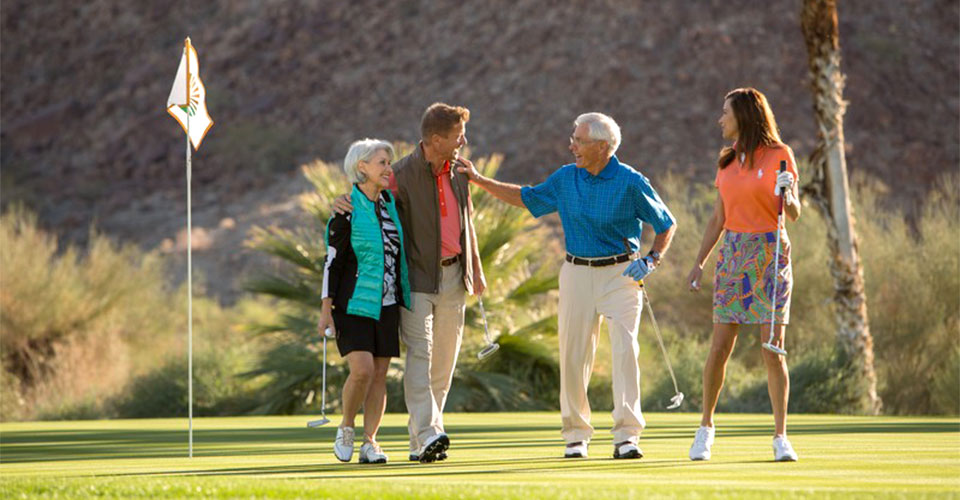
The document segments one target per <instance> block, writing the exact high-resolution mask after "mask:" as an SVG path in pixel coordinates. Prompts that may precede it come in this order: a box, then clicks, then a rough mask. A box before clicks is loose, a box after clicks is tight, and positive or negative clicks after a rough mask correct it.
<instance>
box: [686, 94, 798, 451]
mask: <svg viewBox="0 0 960 500" xmlns="http://www.w3.org/2000/svg"><path fill="white" fill-rule="evenodd" d="M719 124H720V128H721V129H722V132H723V138H724V139H726V140H729V141H731V142H732V144H731V145H730V146H725V147H724V148H723V149H722V150H721V151H720V155H719V160H718V162H717V167H718V168H717V177H716V181H715V185H716V187H717V190H718V196H717V202H716V204H715V205H714V211H713V217H712V218H711V219H710V220H709V221H708V223H707V227H706V229H705V231H704V234H703V241H702V243H701V245H700V251H699V253H698V254H697V260H696V262H695V263H694V265H693V269H692V270H691V271H690V274H689V276H688V278H687V282H688V283H689V284H690V290H691V291H698V290H699V289H700V278H701V274H702V272H703V266H704V263H706V261H707V258H709V256H710V254H711V253H712V252H713V249H714V247H716V245H717V243H718V242H720V241H721V240H722V243H721V245H720V252H719V255H718V257H717V266H716V273H715V276H714V294H713V342H712V345H711V346H710V353H709V355H708V356H707V360H706V364H705V366H704V368H703V416H702V418H701V421H700V428H699V429H698V430H697V434H696V437H695V438H694V442H693V446H691V447H690V459H691V460H709V459H710V454H711V452H710V448H711V446H712V445H713V441H714V435H715V432H716V431H715V429H714V425H713V415H714V410H715V409H716V406H717V399H718V397H719V395H720V389H721V388H722V387H723V380H724V376H725V374H726V367H727V360H728V359H729V358H730V354H731V353H732V352H733V347H734V344H735V343H736V340H737V334H738V332H739V331H740V327H741V326H742V325H761V326H762V327H761V328H760V329H759V333H760V335H761V338H762V342H767V341H768V340H769V338H768V337H767V335H768V332H770V331H771V330H770V322H771V317H773V316H775V321H774V324H775V330H774V332H775V333H774V338H773V341H772V342H771V343H772V344H773V345H774V346H777V347H779V348H781V349H782V348H783V346H784V334H785V332H786V328H785V327H786V325H787V323H789V322H790V292H791V290H792V288H793V274H792V270H791V265H790V254H791V248H790V239H789V238H788V237H787V232H786V229H785V228H781V227H779V218H778V211H779V208H780V203H781V201H780V200H781V193H783V211H784V213H785V214H786V216H787V218H788V219H789V220H791V221H796V220H797V218H798V217H800V203H799V202H798V199H799V197H798V192H797V169H796V162H795V161H794V157H793V151H791V150H790V147H788V146H787V145H786V144H784V143H783V142H782V141H781V140H780V134H779V131H778V130H777V123H776V120H775V119H774V116H773V111H771V110H770V105H769V104H768V103H767V99H766V97H765V96H764V95H763V94H762V93H760V92H759V91H757V90H756V89H753V88H742V89H736V90H733V91H731V92H729V93H728V94H727V95H726V98H725V99H724V101H723V115H722V116H721V117H720V120H719ZM781 162H785V163H786V170H785V171H784V172H780V171H779V166H780V165H781ZM778 231H779V232H780V235H779V236H780V237H779V238H778V237H777V236H778V235H777V232H778ZM778 241H779V243H780V248H779V250H778V249H777V242H778ZM774 309H775V311H774ZM761 353H762V355H763V363H764V365H765V366H766V370H767V384H768V391H769V394H770V402H771V405H772V407H773V417H774V427H775V430H774V439H773V449H774V459H775V460H777V461H795V460H797V454H796V452H795V451H794V450H793V446H792V445H791V444H790V441H789V440H788V439H787V401H788V399H789V395H790V378H789V374H788V372H787V363H786V358H785V357H783V356H781V355H779V354H776V353H774V352H771V351H769V350H766V349H761Z"/></svg>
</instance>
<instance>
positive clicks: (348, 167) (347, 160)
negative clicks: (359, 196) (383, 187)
mask: <svg viewBox="0 0 960 500" xmlns="http://www.w3.org/2000/svg"><path fill="white" fill-rule="evenodd" d="M380 150H383V151H386V152H387V154H388V155H390V156H393V145H392V144H390V143H389V142H387V141H383V140H380V139H360V140H359V141H355V142H354V143H353V144H351V145H350V149H349V150H347V156H346V157H344V158H343V171H344V172H346V174H347V179H349V180H350V183H351V184H362V183H364V182H366V180H367V179H366V176H364V175H363V174H362V173H360V171H359V170H357V164H358V163H360V162H361V161H370V158H372V157H373V155H374V154H376V153H377V151H380Z"/></svg>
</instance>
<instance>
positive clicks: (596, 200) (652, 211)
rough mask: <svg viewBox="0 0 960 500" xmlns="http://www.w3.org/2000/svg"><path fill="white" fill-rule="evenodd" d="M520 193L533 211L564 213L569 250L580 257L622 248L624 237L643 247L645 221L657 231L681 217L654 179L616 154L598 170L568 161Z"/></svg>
mask: <svg viewBox="0 0 960 500" xmlns="http://www.w3.org/2000/svg"><path fill="white" fill-rule="evenodd" d="M520 196H521V198H522V199H523V204H524V205H526V207H527V210H529V211H530V213H531V214H533V216H534V217H541V216H543V215H546V214H549V213H553V212H559V213H560V222H561V223H562V224H563V233H564V239H565V243H566V247H567V252H569V253H571V254H573V255H575V256H577V257H585V258H593V257H606V256H609V255H619V254H622V253H624V252H625V251H626V250H625V249H624V247H623V238H627V239H628V240H630V245H631V247H632V250H634V251H636V250H639V249H640V233H641V231H642V229H643V223H644V222H646V223H647V224H650V225H651V226H652V227H653V230H654V231H656V232H657V233H658V234H659V233H662V232H664V231H666V230H667V229H669V228H670V226H672V225H674V224H675V223H676V219H674V218H673V214H671V213H670V209H668V208H667V206H666V205H664V204H663V201H662V200H660V195H658V194H657V192H656V191H655V190H654V189H653V187H652V186H650V181H648V180H647V178H646V177H644V176H643V174H641V173H640V172H637V171H636V170H634V169H633V167H631V166H629V165H625V164H623V163H620V160H618V159H617V157H616V156H613V157H611V158H610V161H609V162H608V163H607V166H606V167H604V168H603V170H601V171H600V173H599V174H597V175H591V174H590V172H587V170H586V169H583V168H577V166H576V165H574V164H571V165H564V166H562V167H560V169H559V170H557V171H556V172H554V173H553V174H551V175H550V177H548V178H547V180H546V181H544V182H543V183H541V184H539V185H536V186H533V187H530V186H525V187H524V188H523V189H521V190H520Z"/></svg>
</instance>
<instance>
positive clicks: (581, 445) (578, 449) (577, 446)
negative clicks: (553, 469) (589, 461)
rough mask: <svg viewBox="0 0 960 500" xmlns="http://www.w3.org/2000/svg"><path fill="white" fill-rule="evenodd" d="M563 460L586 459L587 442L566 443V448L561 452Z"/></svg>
mask: <svg viewBox="0 0 960 500" xmlns="http://www.w3.org/2000/svg"><path fill="white" fill-rule="evenodd" d="M563 458H587V442H586V441H577V442H576V443H567V448H566V449H565V450H563Z"/></svg>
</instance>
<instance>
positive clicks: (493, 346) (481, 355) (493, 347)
mask: <svg viewBox="0 0 960 500" xmlns="http://www.w3.org/2000/svg"><path fill="white" fill-rule="evenodd" d="M498 350H500V344H498V343H496V342H493V343H490V344H487V347H484V348H483V349H480V352H478V353H477V359H486V358H488V357H490V356H491V355H493V353H495V352H497V351H498Z"/></svg>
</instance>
